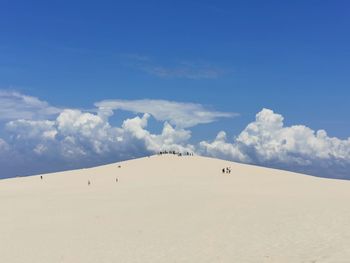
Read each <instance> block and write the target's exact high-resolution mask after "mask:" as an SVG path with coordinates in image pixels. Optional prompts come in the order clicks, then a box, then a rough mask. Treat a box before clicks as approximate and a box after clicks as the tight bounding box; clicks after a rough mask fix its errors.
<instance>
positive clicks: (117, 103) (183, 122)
mask: <svg viewBox="0 0 350 263" xmlns="http://www.w3.org/2000/svg"><path fill="white" fill-rule="evenodd" d="M95 106H96V107H98V108H99V110H100V111H103V112H107V113H110V112H111V111H113V110H126V111H131V112H134V113H148V114H151V115H152V116H153V117H154V118H155V119H156V120H158V121H168V122H169V123H170V124H172V125H175V126H176V127H181V128H188V127H193V126H196V125H198V124H204V123H211V122H214V121H216V120H217V119H219V118H230V117H235V116H237V115H238V114H237V113H230V112H219V111H213V110H208V109H206V108H205V107H204V106H203V105H201V104H195V103H183V102H175V101H167V100H149V99H144V100H104V101H101V102H97V103H95Z"/></svg>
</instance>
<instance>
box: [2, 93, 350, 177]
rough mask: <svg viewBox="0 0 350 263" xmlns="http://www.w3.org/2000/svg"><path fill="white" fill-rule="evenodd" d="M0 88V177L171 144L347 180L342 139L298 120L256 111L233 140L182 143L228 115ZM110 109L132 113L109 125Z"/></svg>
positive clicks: (347, 145) (348, 142) (348, 154)
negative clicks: (80, 103)
mask: <svg viewBox="0 0 350 263" xmlns="http://www.w3.org/2000/svg"><path fill="white" fill-rule="evenodd" d="M0 94H1V95H0V100H1V99H2V101H3V102H5V107H4V109H2V110H0V112H1V113H2V114H4V113H6V112H7V113H6V114H5V115H6V118H5V117H3V118H2V120H3V121H4V120H7V122H6V124H5V126H4V128H5V129H3V130H2V129H1V127H0V132H1V136H2V137H1V138H0V166H1V169H2V174H1V175H0V177H1V176H13V175H19V174H33V173H38V172H46V171H47V172H48V171H55V170H62V169H72V168H80V167H86V166H94V165H98V164H104V163H108V162H113V161H118V160H125V159H130V158H135V157H141V156H145V155H148V154H152V153H155V152H158V151H160V150H177V151H182V152H185V151H193V152H197V153H198V154H202V155H208V156H213V157H216V158H222V159H227V160H233V161H238V162H244V163H251V164H258V165H263V166H270V167H275V168H282V169H287V170H292V171H299V172H304V173H309V174H314V175H318V176H327V177H338V178H349V179H350V173H349V171H350V138H349V139H345V140H341V139H339V138H336V137H330V136H328V135H327V133H326V131H324V130H319V131H314V130H312V129H310V128H308V127H306V126H304V125H294V126H285V125H284V123H283V121H284V118H283V116H282V115H280V114H276V113H274V112H273V111H272V110H269V109H263V110H262V111H261V112H259V113H258V114H257V115H256V119H255V121H253V122H251V123H250V124H248V125H247V127H246V128H245V129H244V130H243V131H242V132H241V133H240V134H239V135H238V136H237V137H235V138H232V139H229V138H227V135H226V133H225V132H224V131H221V132H219V133H218V135H217V137H216V138H215V139H214V140H213V141H202V142H200V143H199V144H196V145H194V144H191V142H190V141H191V135H192V134H191V130H190V129H189V128H190V127H193V126H195V125H198V124H205V123H210V122H213V121H215V120H217V119H218V118H223V117H232V116H233V115H234V114H231V113H225V112H216V111H211V110H208V109H206V108H204V107H203V106H202V105H200V104H192V103H179V102H171V101H165V100H134V101H125V100H107V101H102V102H98V103H96V106H97V107H98V109H96V110H95V113H94V112H86V111H82V110H76V109H58V108H55V107H51V106H50V105H49V104H48V103H46V102H43V101H41V100H39V99H37V98H34V97H30V96H25V95H22V94H19V93H11V94H7V93H6V95H5V93H4V92H2V93H0ZM1 96H2V97H1ZM16 100H17V102H18V105H15V104H16V103H15V102H16ZM11 107H13V108H11ZM16 107H17V108H16ZM117 110H125V111H130V112H133V113H135V114H140V116H137V115H136V116H135V117H133V118H129V119H126V120H124V121H123V123H122V125H121V126H119V127H116V126H113V125H111V124H110V122H109V117H110V116H112V115H113V114H114V111H117ZM16 111H18V112H16ZM151 118H155V119H156V120H158V121H161V122H162V123H163V128H162V130H161V131H160V132H159V133H158V134H154V133H151V132H150V131H149V129H148V123H149V121H150V119H151Z"/></svg>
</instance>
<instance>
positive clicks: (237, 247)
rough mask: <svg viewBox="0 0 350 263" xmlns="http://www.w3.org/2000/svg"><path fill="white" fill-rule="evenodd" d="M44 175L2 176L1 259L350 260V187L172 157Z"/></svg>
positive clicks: (168, 262) (124, 262) (103, 262)
mask: <svg viewBox="0 0 350 263" xmlns="http://www.w3.org/2000/svg"><path fill="white" fill-rule="evenodd" d="M119 166H121V167H120V168H119ZM224 167H231V171H232V172H231V174H229V175H228V174H223V173H222V171H221V170H222V168H224ZM42 177H43V179H41V178H40V175H38V176H29V177H23V178H12V179H5V180H0V209H1V210H0V211H1V212H0V262H6V263H18V262H21V263H22V262H23V263H24V262H25V263H31V262H33V263H41V262H43V263H56V262H71V263H79V262H84V263H88V262H94V263H96V262H98V263H111V262H121V263H128V262H140V263H146V262H150V263H156V262H161V263H172V262H179V263H180V262H191V263H195V262H200V263H204V262H208V263H209V262H210V263H213V262H228V263H233V262H350V181H342V180H332V179H323V178H317V177H312V176H306V175H302V174H296V173H291V172H286V171H280V170H274V169H268V168H262V167H256V166H251V165H244V164H238V163H233V162H227V161H222V160H216V159H211V158H204V157H197V156H183V157H178V156H172V155H165V156H151V157H146V158H141V159H135V160H130V161H126V162H120V163H115V164H110V165H105V166H100V167H96V168H90V169H80V170H74V171H66V172H59V173H52V174H45V175H42ZM117 179H118V180H117ZM88 182H90V185H88Z"/></svg>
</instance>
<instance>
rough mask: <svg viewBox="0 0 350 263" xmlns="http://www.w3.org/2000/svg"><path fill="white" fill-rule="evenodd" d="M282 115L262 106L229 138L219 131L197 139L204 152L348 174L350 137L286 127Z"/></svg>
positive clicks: (318, 172) (301, 169) (323, 173)
mask: <svg viewBox="0 0 350 263" xmlns="http://www.w3.org/2000/svg"><path fill="white" fill-rule="evenodd" d="M283 120H284V118H283V116H282V115H280V114H276V113H274V112H273V111H272V110H269V109H263V110H262V111H261V112H259V113H258V114H257V115H256V119H255V121H254V122H252V123H250V124H249V125H248V126H247V127H246V128H245V129H244V130H243V131H242V132H241V133H240V134H239V135H238V136H237V137H236V138H234V139H233V140H232V141H231V142H230V141H228V140H227V138H226V136H225V133H224V132H220V133H219V134H218V136H217V138H216V139H215V140H213V141H211V142H208V141H203V142H201V143H200V150H201V152H202V153H203V154H206V155H209V156H214V157H218V156H219V157H221V158H224V159H230V160H235V161H240V162H246V163H252V164H259V165H264V166H270V167H275V168H283V169H287V170H292V171H298V172H304V173H310V174H314V175H319V176H328V177H339V178H342V177H344V178H345V177H347V178H350V173H349V172H348V171H349V170H350V138H348V139H347V140H341V139H338V138H335V137H329V136H328V135H327V133H326V131H324V130H319V131H314V130H312V129H310V128H308V127H306V126H304V125H295V126H290V127H285V126H284V123H283Z"/></svg>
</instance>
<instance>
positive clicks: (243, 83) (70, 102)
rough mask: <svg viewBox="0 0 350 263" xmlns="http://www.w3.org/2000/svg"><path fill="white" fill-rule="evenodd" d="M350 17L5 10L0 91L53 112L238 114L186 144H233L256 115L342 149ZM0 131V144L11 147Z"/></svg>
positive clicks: (327, 6) (92, 6)
mask: <svg viewBox="0 0 350 263" xmlns="http://www.w3.org/2000/svg"><path fill="white" fill-rule="evenodd" d="M349 9H350V3H349V2H348V1H312V0H310V1H49V2H48V1H3V2H2V3H1V8H0V39H1V42H0V89H1V90H3V91H5V92H7V93H11V92H18V93H19V94H22V95H23V96H24V95H25V96H31V97H33V98H38V99H39V100H40V101H46V102H47V103H48V104H49V105H51V106H53V107H58V108H61V109H63V108H74V109H80V110H82V111H90V110H92V111H94V103H96V102H99V101H103V100H113V99H121V100H131V101H134V100H139V99H153V100H166V101H176V102H182V103H196V104H200V105H202V106H203V107H204V108H205V109H207V110H210V111H219V112H225V113H237V114H239V116H236V114H233V115H235V117H233V116H232V118H217V119H216V120H215V121H213V122H210V123H207V124H199V125H195V126H193V127H189V128H190V130H191V132H192V135H191V138H190V139H189V142H190V143H192V144H197V143H200V142H201V141H204V140H205V141H210V140H214V138H215V136H216V135H217V133H218V132H219V131H221V130H223V131H225V132H226V133H227V136H228V138H232V137H233V136H238V135H239V134H240V133H241V132H242V131H243V130H244V129H245V128H246V127H247V125H248V124H249V123H251V122H253V121H254V120H255V115H256V114H257V113H259V112H261V110H262V109H263V108H268V109H271V110H273V111H274V113H278V114H281V115H282V116H283V117H284V124H285V126H288V127H290V126H291V125H295V124H301V125H304V126H306V127H310V128H311V129H313V130H315V131H317V130H319V129H324V130H326V131H327V133H328V136H330V137H337V138H338V139H340V140H343V141H344V140H346V139H347V138H348V137H349V135H350V120H349V117H348V116H349V106H348V101H349V100H350V89H349V84H350V74H349V69H350V32H349V31H350V17H349V15H348V14H349V11H350V10H349ZM0 107H1V105H0ZM141 113H142V114H143V113H144V112H139V115H140V114H141ZM132 115H134V114H133V113H130V112H128V111H125V112H124V111H123V112H121V111H120V110H119V111H118V113H117V114H115V115H113V116H110V118H109V120H108V121H109V123H110V124H111V125H114V126H120V125H122V123H123V121H124V120H125V119H126V118H131V116H132ZM21 117H22V116H21ZM46 117H47V119H50V120H52V119H54V118H56V117H57V116H50V117H48V116H46ZM7 121H9V120H6V121H3V122H2V126H3V127H5V128H3V129H0V138H2V137H3V140H4V141H5V142H6V143H7V144H8V145H9V146H8V147H11V145H12V144H13V142H11V136H12V137H14V135H13V134H9V132H8V129H6V122H7ZM163 121H164V120H161V121H155V120H154V119H152V118H151V119H149V121H148V130H149V131H151V132H153V133H160V132H161V130H162V128H163ZM168 121H169V120H168ZM185 128H187V127H185ZM62 136H63V135H62ZM148 150H149V149H148ZM207 154H208V152H207ZM293 154H294V153H293ZM211 155H212V154H211ZM5 156H7V155H5ZM230 156H231V155H228V156H227V155H222V156H221V157H222V158H227V159H230ZM231 157H232V156H231ZM5 158H6V157H3V161H4V160H5ZM112 159H113V158H112ZM112 159H111V158H106V159H103V158H102V159H101V162H107V161H110V160H112ZM231 159H234V160H236V159H235V158H231ZM113 160H114V159H113ZM24 163H25V162H24ZM78 163H79V162H78ZM254 163H256V161H254ZM259 164H261V165H265V163H264V162H260V161H259ZM266 165H268V166H277V167H280V166H281V167H282V168H285V166H283V165H276V164H275V162H273V163H266ZM65 167H66V166H64V165H63V166H62V169H65ZM59 168H60V166H58V167H57V168H56V169H59ZM9 169H10V168H9ZM11 169H12V168H11ZM26 169H27V168H26V165H23V171H26ZM288 169H291V170H298V169H294V168H293V167H292V166H290V165H289V166H288ZM37 170H38V171H39V170H40V169H37ZM43 170H45V169H43ZM46 170H47V169H46ZM32 171H36V170H35V169H32V168H30V169H29V168H28V171H27V172H24V173H31V172H32ZM40 171H41V170H40ZM298 171H299V170H298Z"/></svg>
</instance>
